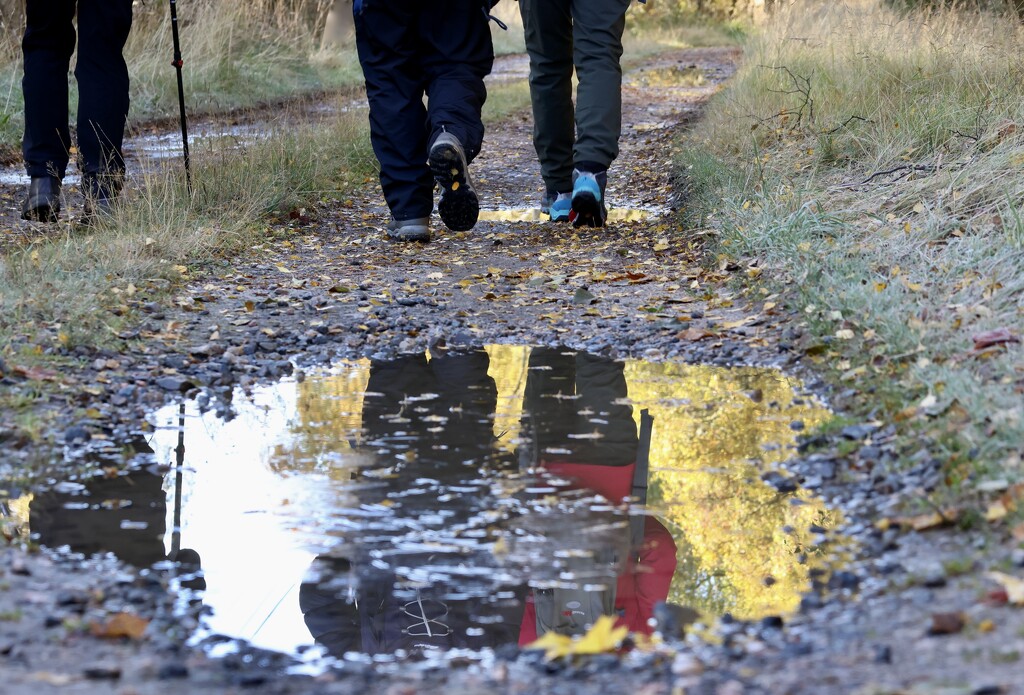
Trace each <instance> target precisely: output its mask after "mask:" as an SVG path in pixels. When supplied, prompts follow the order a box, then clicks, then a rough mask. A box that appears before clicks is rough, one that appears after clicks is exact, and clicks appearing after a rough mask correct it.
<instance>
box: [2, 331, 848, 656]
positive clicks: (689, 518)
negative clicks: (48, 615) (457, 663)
mask: <svg viewBox="0 0 1024 695" xmlns="http://www.w3.org/2000/svg"><path fill="white" fill-rule="evenodd" d="M799 388H800V384H799V382H798V381H797V380H795V379H792V378H789V377H786V376H784V375H782V374H780V373H779V372H777V371H775V370H770V369H754V368H732V369H727V368H718V367H709V366H699V365H698V366H692V365H680V364H672V363H646V362H640V361H627V362H625V363H623V362H613V361H610V360H607V359H603V358H598V357H595V356H592V355H586V354H582V353H572V352H567V351H561V350H556V349H540V348H534V349H532V350H531V349H529V348H525V347H516V346H489V347H488V348H487V349H486V351H478V352H473V353H459V354H455V353H452V354H434V355H417V356H407V357H404V358H401V359H399V360H396V361H393V362H382V363H376V362H375V363H372V364H371V363H370V362H368V361H363V362H357V363H345V364H342V365H340V366H338V367H336V368H335V369H334V370H333V371H331V372H329V373H322V374H316V375H310V376H308V377H307V378H305V380H303V381H301V382H296V381H287V382H283V383H280V384H278V385H275V386H272V387H266V388H263V389H260V390H258V391H257V392H256V393H255V395H254V396H253V398H252V399H251V400H244V399H243V398H242V397H241V396H239V397H238V401H237V402H236V407H237V409H238V416H237V417H235V418H234V419H232V420H231V421H228V422H224V421H221V420H218V419H217V418H215V417H214V416H213V415H212V414H206V415H200V414H199V413H198V411H197V410H196V409H195V406H194V404H191V403H188V404H186V405H185V408H184V412H183V413H182V411H180V410H179V408H177V407H168V408H165V409H163V410H161V411H159V412H158V413H157V414H156V415H155V422H156V424H157V430H156V432H155V434H154V436H153V438H152V441H151V445H152V447H153V449H154V451H155V455H156V458H157V460H158V461H159V462H161V463H168V464H170V465H171V470H170V472H169V473H168V474H167V475H166V476H165V477H164V478H160V477H157V476H153V475H152V474H150V473H146V472H143V471H139V472H136V473H133V474H132V475H131V476H127V477H122V478H118V479H114V480H109V479H107V480H104V479H97V480H95V481H92V482H88V483H87V484H86V485H85V486H84V487H85V490H86V491H88V493H89V494H88V495H82V494H75V493H76V492H77V493H81V491H82V490H81V489H78V490H76V489H74V488H75V487H76V486H74V485H70V486H67V487H66V488H65V489H62V490H61V491H59V492H49V493H46V494H43V495H39V496H37V497H35V498H34V499H33V498H24V499H22V500H20V501H17V502H16V503H15V504H14V505H12V510H13V514H14V516H15V517H16V518H21V520H22V521H23V522H27V523H28V524H29V525H30V526H31V530H32V532H33V533H35V534H38V536H39V540H40V542H41V543H43V544H45V545H50V546H59V545H69V546H71V548H72V549H73V550H76V551H79V552H96V551H99V550H100V549H107V550H111V551H114V552H116V553H117V554H119V555H120V556H121V557H123V558H124V559H126V560H128V561H131V562H133V563H135V564H137V565H139V566H148V565H150V564H152V563H154V562H157V561H159V560H162V559H164V558H165V557H176V558H177V559H178V560H179V561H180V560H188V561H190V562H192V563H196V564H201V567H202V574H203V576H204V581H205V591H204V592H202V594H201V598H202V601H203V603H204V604H205V605H207V606H209V607H210V608H211V609H212V615H211V616H209V618H208V621H207V624H206V625H205V628H204V631H203V632H204V634H223V635H229V636H231V637H239V638H244V639H247V640H250V641H252V642H253V643H254V644H255V645H256V646H259V647H264V648H268V649H274V650H278V651H284V652H291V653H294V652H296V650H298V649H300V648H302V647H304V646H307V645H310V644H312V643H313V637H312V636H313V635H315V636H316V637H317V640H318V642H319V643H320V644H321V645H322V646H324V647H326V649H327V650H329V651H330V652H332V653H334V654H336V655H341V654H342V653H345V652H361V653H364V654H368V655H377V656H378V657H381V658H383V657H384V656H385V655H392V654H396V653H397V654H398V656H399V657H401V656H403V655H412V654H416V653H419V652H423V651H427V650H431V649H434V648H438V647H443V648H447V649H451V648H459V649H469V650H480V649H484V648H487V647H495V646H498V645H500V644H504V643H516V642H517V641H518V642H519V643H520V644H524V643H526V642H529V641H531V640H532V639H533V638H534V637H535V636H536V635H538V634H540V633H543V632H545V631H547V630H556V631H559V632H562V633H566V634H578V633H580V632H582V631H583V630H584V629H585V628H586V626H587V625H588V624H590V623H591V622H592V621H593V620H594V618H595V617H596V616H597V615H600V614H612V615H616V616H618V618H619V620H620V621H622V622H623V623H625V624H627V625H629V627H630V628H631V629H633V630H638V631H649V627H648V619H649V618H650V614H651V610H652V608H653V605H654V604H655V603H656V602H658V601H661V600H665V599H666V598H667V599H668V600H669V601H671V602H674V603H678V604H683V605H687V606H691V607H693V608H696V609H698V610H699V611H701V612H704V613H708V614H720V613H722V612H726V611H729V612H732V613H733V614H734V615H737V616H739V617H745V618H755V617H759V616H764V615H775V614H784V613H787V612H790V611H793V610H795V609H796V608H797V606H798V603H799V599H800V592H801V591H803V590H804V589H806V588H807V585H808V572H809V570H810V569H811V568H812V567H814V566H816V565H815V563H816V562H817V560H816V559H815V556H814V555H813V553H808V552H807V551H808V548H809V544H810V542H811V540H812V534H811V533H810V531H808V527H809V526H810V525H811V524H817V525H819V526H822V527H825V528H830V527H833V526H834V525H835V523H836V521H837V519H836V518H835V514H834V513H833V512H830V511H829V510H827V509H826V508H825V507H824V506H823V505H822V503H821V502H820V501H818V500H816V499H814V498H813V497H812V496H810V495H809V494H807V493H806V492H804V491H798V492H796V493H794V494H792V495H784V494H780V493H779V492H777V491H776V490H775V489H774V488H772V487H769V486H768V485H766V484H764V483H763V482H762V480H761V477H760V474H761V473H762V472H763V471H765V470H767V469H771V468H772V467H773V466H774V465H775V464H777V463H778V462H781V461H783V460H785V459H786V458H788V457H789V456H790V455H791V446H792V444H793V440H794V436H795V434H794V432H793V430H792V429H791V427H790V424H791V423H792V422H793V421H794V420H801V421H803V423H804V424H805V426H806V427H808V428H811V427H814V426H816V425H818V424H820V423H822V422H824V421H825V420H827V419H828V418H829V413H828V411H827V410H825V409H824V408H822V407H821V406H819V405H817V404H816V403H815V402H814V401H813V399H810V398H807V397H798V396H797V392H798V390H799ZM643 411H647V412H649V414H650V415H651V416H653V425H651V423H650V422H649V421H648V420H647V418H646V417H643V416H642V415H641V413H642V412H643ZM179 422H183V423H184V428H183V429H182V428H179V426H178V425H179ZM179 447H183V448H179ZM645 451H649V455H648V456H645V455H644V452H645ZM179 452H180V453H181V454H182V455H181V456H179V455H178V453H179ZM645 460H646V461H647V463H648V470H647V474H646V475H644V474H643V471H644V465H643V462H644V461H645ZM177 461H180V462H181V464H182V465H180V466H178V465H176V462H177ZM638 471H639V472H638ZM78 487H79V488H81V486H78ZM631 495H632V496H633V497H640V498H644V497H646V500H647V505H646V508H644V507H642V506H641V505H637V504H634V505H632V507H633V508H632V510H630V508H629V507H630V505H629V504H627V503H625V502H623V500H624V499H625V498H628V497H630V496H631ZM631 511H632V513H630V512H631ZM176 514H178V515H180V534H178V533H169V532H168V531H170V530H172V529H174V528H175V526H176V524H175V515H176ZM808 557H810V559H808ZM389 658H390V657H389Z"/></svg>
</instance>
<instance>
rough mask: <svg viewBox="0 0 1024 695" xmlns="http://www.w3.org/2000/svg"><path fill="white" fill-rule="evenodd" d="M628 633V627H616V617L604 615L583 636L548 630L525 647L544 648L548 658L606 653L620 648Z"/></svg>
mask: <svg viewBox="0 0 1024 695" xmlns="http://www.w3.org/2000/svg"><path fill="white" fill-rule="evenodd" d="M627 634H629V629H628V628H626V627H624V626H623V627H615V618H613V617H611V616H609V615H602V616H600V617H599V618H598V619H597V621H596V622H595V623H594V625H593V626H592V627H591V628H590V629H589V630H588V631H587V634H585V635H583V636H582V637H578V638H576V639H573V638H572V637H569V636H567V635H561V634H559V633H557V632H547V633H545V634H544V635H542V636H541V637H540V638H539V639H537V640H535V641H533V642H531V643H530V644H528V645H526V647H525V648H526V649H543V650H544V652H545V654H544V656H545V658H546V659H548V660H551V659H557V658H560V657H563V656H569V655H571V654H604V653H606V652H612V651H615V650H616V649H618V648H619V646H620V645H621V644H622V640H623V639H625V638H626V635H627Z"/></svg>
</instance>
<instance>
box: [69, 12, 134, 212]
mask: <svg viewBox="0 0 1024 695" xmlns="http://www.w3.org/2000/svg"><path fill="white" fill-rule="evenodd" d="M131 27H132V3H131V0H79V2H78V61H77V65H76V66H75V79H76V80H77V81H78V149H79V152H80V155H81V164H82V175H83V184H84V187H85V189H86V190H85V192H86V195H87V197H88V198H89V201H90V202H91V203H93V204H96V203H98V204H99V205H102V206H107V205H109V200H110V199H111V198H113V197H114V196H116V195H117V193H118V191H119V190H120V188H121V182H122V179H123V177H124V155H123V154H122V152H121V145H122V143H123V141H124V126H125V123H126V121H127V120H128V66H127V64H126V63H125V61H124V56H123V54H122V50H123V49H124V45H125V42H126V41H127V40H128V32H129V31H131Z"/></svg>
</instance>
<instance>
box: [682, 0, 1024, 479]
mask: <svg viewBox="0 0 1024 695" xmlns="http://www.w3.org/2000/svg"><path fill="white" fill-rule="evenodd" d="M799 9H800V11H799V12H792V13H784V14H782V15H781V16H780V17H778V20H777V21H776V22H775V23H774V24H772V25H771V26H769V27H768V28H767V29H766V30H765V31H764V33H763V34H762V35H761V36H759V37H757V38H756V39H755V40H753V41H751V42H750V43H749V45H748V47H747V56H746V62H745V65H744V67H743V68H742V70H741V72H740V74H739V75H738V76H737V78H736V79H735V80H734V82H733V84H732V85H731V87H730V88H729V89H728V91H727V92H726V93H724V94H723V95H721V96H720V98H718V99H717V101H716V102H715V103H714V104H713V106H712V108H711V110H710V113H709V114H708V116H707V119H706V120H705V122H704V123H703V124H702V125H701V126H700V128H699V129H698V131H697V132H696V133H695V134H694V135H693V137H692V139H691V141H690V145H691V150H690V153H689V154H688V155H687V156H686V158H685V160H684V167H685V169H686V171H687V172H688V174H689V187H690V189H691V193H692V201H693V203H694V205H695V206H696V207H697V208H698V209H699V212H700V213H701V215H703V218H704V222H705V223H707V224H708V225H709V226H711V227H712V228H713V229H715V230H717V233H718V234H720V243H721V249H722V250H723V251H724V252H726V253H729V254H733V255H735V256H738V257H743V258H752V257H758V258H760V259H761V264H762V266H763V267H764V268H766V270H768V271H769V272H768V273H766V275H767V276H769V277H770V278H771V280H772V281H773V282H774V283H775V284H776V287H777V288H779V289H781V290H782V292H783V295H782V296H783V297H784V298H785V299H787V300H788V302H789V303H790V305H791V306H792V307H793V308H795V309H797V310H799V311H800V312H801V315H802V316H803V317H805V319H806V323H807V325H808V326H809V327H810V328H811V329H812V330H813V331H815V332H817V334H818V335H819V337H820V338H828V339H830V340H831V341H832V342H831V347H830V348H829V351H828V352H826V355H825V356H823V357H820V358H818V359H820V361H821V363H822V367H823V368H826V369H832V370H835V375H836V377H837V379H838V380H839V381H840V382H841V383H844V384H850V385H860V386H862V387H865V388H867V387H872V388H874V389H876V395H875V396H873V397H870V398H869V399H868V400H867V401H866V402H865V404H864V409H865V412H871V413H872V415H873V416H884V417H885V418H886V419H897V420H900V419H905V420H906V422H908V423H911V424H913V425H914V426H916V428H917V429H918V430H919V431H921V432H923V433H924V434H925V435H926V436H928V437H929V438H930V439H931V441H932V442H933V445H934V446H935V448H936V450H938V451H943V452H944V453H945V455H946V457H947V459H948V460H949V462H950V467H949V470H950V472H951V477H952V478H953V479H959V478H961V477H963V478H972V477H974V476H977V475H987V476H990V477H995V478H1002V477H1006V478H1009V479H1013V480H1017V479H1020V478H1022V477H1024V470H1022V468H1021V454H1022V444H1021V442H1022V441H1024V399H1022V396H1021V394H1022V392H1024V360H1022V359H1021V355H1022V352H1021V346H1020V344H1019V343H1010V344H1009V345H1007V346H1004V347H1005V348H1008V349H1001V348H1000V349H996V350H993V351H990V352H983V353H981V354H978V353H977V352H975V351H974V350H973V348H974V341H973V340H972V337H973V336H975V335H977V334H979V333H981V332H983V331H988V330H992V329H996V328H1008V329H1010V330H1011V331H1013V332H1014V333H1015V334H1016V335H1017V336H1022V335H1024V304H1022V298H1024V220H1022V214H1021V207H1022V205H1024V169H1022V165H1024V81H1022V80H1021V76H1022V72H1024V67H1022V66H1021V63H1020V61H1019V55H1020V52H1021V50H1022V49H1024V30H1022V28H1021V26H1020V24H1019V23H1018V22H1016V21H1011V20H1009V19H1007V18H1003V17H998V16H992V15H979V14H958V13H954V12H948V11H946V12H936V13H932V14H927V15H925V14H916V15H913V14H912V15H898V14H895V13H893V12H891V11H889V10H887V9H886V8H884V7H882V6H881V5H880V4H879V3H876V2H867V1H865V2H839V3H827V4H826V3H819V4H817V5H811V6H810V7H808V5H807V4H802V5H800V8H799ZM960 489H961V490H969V489H970V486H964V487H961V488H960Z"/></svg>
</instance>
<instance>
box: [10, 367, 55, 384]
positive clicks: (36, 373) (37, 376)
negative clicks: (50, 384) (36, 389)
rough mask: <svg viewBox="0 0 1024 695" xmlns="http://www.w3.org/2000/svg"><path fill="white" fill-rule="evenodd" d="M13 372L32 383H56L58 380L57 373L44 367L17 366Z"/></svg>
mask: <svg viewBox="0 0 1024 695" xmlns="http://www.w3.org/2000/svg"><path fill="white" fill-rule="evenodd" d="M11 372H12V373H14V374H16V375H18V376H20V377H24V378H26V379H30V380H32V381H55V380H56V379H57V372H55V371H53V370H51V369H43V368H42V367H21V366H15V367H13V368H12V369H11Z"/></svg>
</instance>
